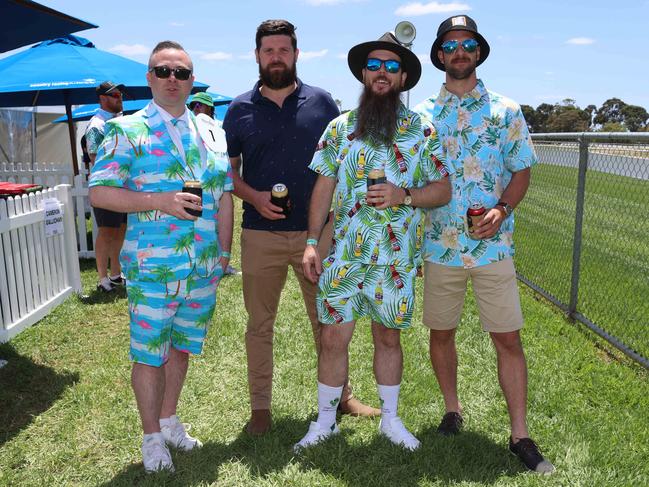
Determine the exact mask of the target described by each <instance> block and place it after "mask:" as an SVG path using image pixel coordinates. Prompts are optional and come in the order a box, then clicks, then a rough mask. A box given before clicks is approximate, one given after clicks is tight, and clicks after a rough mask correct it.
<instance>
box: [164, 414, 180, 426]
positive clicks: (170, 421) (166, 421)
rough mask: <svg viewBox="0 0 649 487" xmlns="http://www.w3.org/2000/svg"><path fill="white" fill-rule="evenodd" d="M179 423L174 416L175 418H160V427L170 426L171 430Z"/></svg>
mask: <svg viewBox="0 0 649 487" xmlns="http://www.w3.org/2000/svg"><path fill="white" fill-rule="evenodd" d="M178 422H179V421H178V418H177V417H176V415H175V414H174V415H173V416H169V417H168V418H160V427H161V428H162V427H163V426H169V427H170V428H171V427H172V426H173V425H174V424H176V423H178Z"/></svg>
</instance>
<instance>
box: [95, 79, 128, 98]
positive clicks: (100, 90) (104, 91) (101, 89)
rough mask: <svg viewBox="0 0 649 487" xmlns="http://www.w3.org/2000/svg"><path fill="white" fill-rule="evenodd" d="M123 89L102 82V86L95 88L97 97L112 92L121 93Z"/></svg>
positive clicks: (109, 82)
mask: <svg viewBox="0 0 649 487" xmlns="http://www.w3.org/2000/svg"><path fill="white" fill-rule="evenodd" d="M123 89H124V85H116V84H115V83H113V82H112V81H104V82H103V83H102V84H100V85H99V86H97V88H95V90H96V91H97V95H107V94H109V93H112V92H113V91H122V90H123Z"/></svg>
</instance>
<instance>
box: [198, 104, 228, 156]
mask: <svg viewBox="0 0 649 487" xmlns="http://www.w3.org/2000/svg"><path fill="white" fill-rule="evenodd" d="M196 126H197V127H198V133H199V134H200V136H201V139H203V142H205V145H206V146H207V148H208V149H210V150H211V151H214V152H217V153H224V152H226V151H227V144H226V142H225V132H224V130H223V129H222V128H221V127H220V126H219V123H218V122H217V121H216V120H214V119H213V118H212V117H210V116H209V115H207V114H205V113H199V114H198V115H196Z"/></svg>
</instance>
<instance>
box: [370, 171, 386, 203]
mask: <svg viewBox="0 0 649 487" xmlns="http://www.w3.org/2000/svg"><path fill="white" fill-rule="evenodd" d="M387 181H388V179H387V178H386V177H385V171H384V170H383V169H372V170H371V171H370V172H369V174H368V175H367V189H370V188H371V187H372V186H374V185H375V184H384V183H387ZM371 206H376V204H374V203H372V205H371Z"/></svg>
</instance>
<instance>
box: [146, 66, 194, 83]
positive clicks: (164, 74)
mask: <svg viewBox="0 0 649 487" xmlns="http://www.w3.org/2000/svg"><path fill="white" fill-rule="evenodd" d="M151 71H153V72H154V73H155V76H156V78H160V79H167V78H168V77H169V76H171V73H173V74H174V78H176V79H177V80H180V81H185V80H188V79H189V77H190V76H191V75H192V70H191V69H187V68H174V69H171V68H170V67H169V66H154V67H153V68H149V73H150V72H151Z"/></svg>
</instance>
